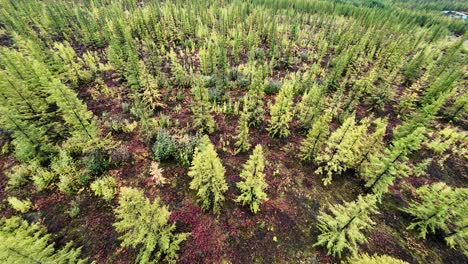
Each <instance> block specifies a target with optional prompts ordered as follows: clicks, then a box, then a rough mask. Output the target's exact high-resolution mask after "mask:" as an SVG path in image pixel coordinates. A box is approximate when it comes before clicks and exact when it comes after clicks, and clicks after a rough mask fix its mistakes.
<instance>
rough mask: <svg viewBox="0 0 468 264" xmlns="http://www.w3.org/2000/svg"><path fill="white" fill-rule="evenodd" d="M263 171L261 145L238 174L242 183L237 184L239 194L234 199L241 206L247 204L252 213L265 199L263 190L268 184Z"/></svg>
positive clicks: (256, 210) (257, 209)
mask: <svg viewBox="0 0 468 264" xmlns="http://www.w3.org/2000/svg"><path fill="white" fill-rule="evenodd" d="M264 170H265V158H264V156H263V148H262V146H261V145H257V146H256V147H255V149H254V151H253V153H252V155H250V157H249V160H248V161H247V163H245V164H244V166H243V168H242V172H241V173H240V177H241V178H242V179H243V181H241V182H238V183H237V188H239V190H240V191H241V194H240V195H239V196H238V197H237V198H236V202H239V203H242V205H246V204H248V205H249V206H250V210H251V211H252V212H253V213H257V212H258V211H259V210H260V205H261V204H262V202H263V201H265V200H266V199H267V194H266V193H265V189H266V188H267V187H268V184H267V183H266V182H265V175H264Z"/></svg>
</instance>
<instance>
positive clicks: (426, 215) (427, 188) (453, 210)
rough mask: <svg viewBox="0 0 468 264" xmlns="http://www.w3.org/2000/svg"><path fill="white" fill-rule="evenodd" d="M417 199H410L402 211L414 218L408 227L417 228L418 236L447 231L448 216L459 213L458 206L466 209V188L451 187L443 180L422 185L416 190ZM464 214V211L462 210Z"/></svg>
mask: <svg viewBox="0 0 468 264" xmlns="http://www.w3.org/2000/svg"><path fill="white" fill-rule="evenodd" d="M416 192H417V194H418V196H419V198H420V202H419V201H412V202H411V203H410V205H409V207H408V208H405V209H404V210H403V211H405V212H407V213H409V214H411V215H412V216H413V218H414V220H413V222H412V223H411V224H410V225H409V226H408V229H417V230H418V231H419V237H421V238H423V239H425V238H426V235H427V234H428V233H429V232H430V233H435V232H436V229H441V230H443V231H444V232H447V233H449V228H448V224H449V221H450V218H452V217H454V216H456V215H457V214H459V213H460V211H459V210H460V208H463V209H467V200H468V189H467V188H455V189H453V188H451V187H449V186H447V185H446V184H445V183H443V182H439V183H434V184H432V185H424V186H422V187H420V188H419V189H418V190H417V191H416ZM464 214H465V216H466V211H465V212H464Z"/></svg>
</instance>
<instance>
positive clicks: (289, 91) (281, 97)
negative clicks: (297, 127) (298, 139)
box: [268, 81, 294, 138]
mask: <svg viewBox="0 0 468 264" xmlns="http://www.w3.org/2000/svg"><path fill="white" fill-rule="evenodd" d="M293 96H294V90H293V83H292V81H286V82H285V83H284V84H283V86H282V87H281V90H280V92H279V94H278V95H277V96H276V101H275V103H274V104H273V105H272V106H271V108H270V115H271V119H270V126H269V127H268V132H269V133H270V135H271V136H273V137H276V136H278V137H282V138H285V137H288V136H289V134H290V133H291V132H290V131H289V122H291V120H292V118H293V116H294V113H293V112H294V111H293Z"/></svg>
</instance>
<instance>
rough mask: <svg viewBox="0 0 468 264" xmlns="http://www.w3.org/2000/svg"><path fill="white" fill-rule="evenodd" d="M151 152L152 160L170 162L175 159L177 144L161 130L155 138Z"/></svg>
mask: <svg viewBox="0 0 468 264" xmlns="http://www.w3.org/2000/svg"><path fill="white" fill-rule="evenodd" d="M152 150H153V159H154V160H157V161H164V160H170V159H173V158H176V157H177V142H176V141H175V140H174V139H173V138H172V136H171V135H170V134H169V133H168V132H166V131H164V130H162V131H160V132H159V133H158V135H157V136H156V141H155V142H154V144H153V148H152Z"/></svg>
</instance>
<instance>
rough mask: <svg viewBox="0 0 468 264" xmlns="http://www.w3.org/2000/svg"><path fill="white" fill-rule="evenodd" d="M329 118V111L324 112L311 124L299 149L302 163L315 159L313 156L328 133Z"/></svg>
mask: <svg viewBox="0 0 468 264" xmlns="http://www.w3.org/2000/svg"><path fill="white" fill-rule="evenodd" d="M331 116H332V115H331V112H330V111H324V113H323V114H322V116H321V117H317V118H316V119H315V121H314V122H313V124H312V126H311V128H310V129H309V131H308V132H307V136H306V138H305V139H304V141H303V142H302V145H301V148H300V157H301V159H302V160H303V161H311V160H313V159H315V155H317V152H318V151H319V150H320V149H321V148H322V145H323V144H324V143H325V141H326V139H327V137H328V135H329V133H330V131H329V124H330V121H331V119H332V117H331Z"/></svg>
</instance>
